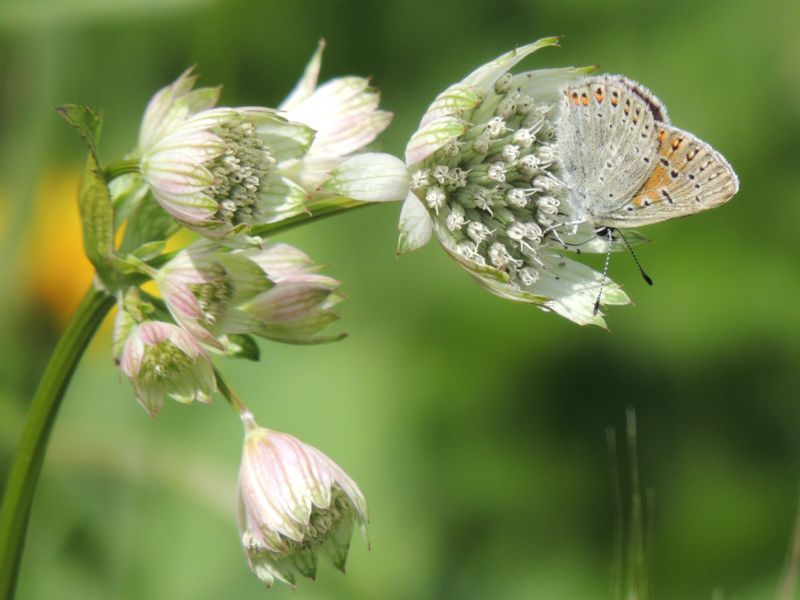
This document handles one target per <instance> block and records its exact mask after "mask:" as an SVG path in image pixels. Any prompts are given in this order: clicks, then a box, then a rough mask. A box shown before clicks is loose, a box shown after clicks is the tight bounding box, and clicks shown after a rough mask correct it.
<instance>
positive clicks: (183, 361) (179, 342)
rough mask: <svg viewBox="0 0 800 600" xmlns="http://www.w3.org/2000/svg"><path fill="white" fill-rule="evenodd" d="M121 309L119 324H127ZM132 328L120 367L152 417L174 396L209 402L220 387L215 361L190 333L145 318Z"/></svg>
mask: <svg viewBox="0 0 800 600" xmlns="http://www.w3.org/2000/svg"><path fill="white" fill-rule="evenodd" d="M124 315H125V311H124V310H122V309H121V310H120V312H119V316H118V317H117V319H118V323H120V322H124V323H127V322H128V321H129V320H128V319H127V318H126V317H125V316H124ZM117 329H118V330H120V329H129V333H128V336H127V339H126V340H125V344H124V346H123V348H122V355H121V357H120V363H119V366H120V369H121V370H122V372H123V373H124V374H125V375H126V376H127V377H128V379H129V380H130V382H131V384H132V385H133V389H134V391H135V393H136V398H137V400H138V401H139V403H140V404H141V405H142V407H143V408H144V409H145V410H146V411H147V413H148V414H149V415H150V416H151V417H155V416H156V415H157V414H158V413H159V411H160V410H161V408H162V407H163V406H164V400H165V399H166V398H167V397H170V398H172V399H174V400H177V401H178V402H182V403H185V404H188V403H190V402H192V401H194V400H197V401H199V402H203V403H208V402H210V400H211V393H212V392H213V391H215V390H216V378H215V377H214V369H213V367H212V366H211V361H210V360H209V358H208V355H207V354H206V353H205V351H204V350H203V348H202V347H201V346H200V344H199V343H198V342H197V340H195V339H194V338H193V337H192V336H191V335H190V334H189V333H188V332H186V331H184V330H183V329H181V328H180V327H178V326H176V325H172V324H170V323H164V322H161V321H144V322H142V323H140V324H138V325H135V326H133V327H130V328H129V327H128V326H127V325H125V324H124V325H121V326H120V327H118V328H117Z"/></svg>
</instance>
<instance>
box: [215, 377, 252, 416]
mask: <svg viewBox="0 0 800 600" xmlns="http://www.w3.org/2000/svg"><path fill="white" fill-rule="evenodd" d="M214 375H215V376H216V378H217V388H219V393H220V394H222V396H223V398H225V400H227V401H228V404H230V406H231V408H232V409H233V410H234V411H235V412H236V414H237V415H239V416H240V417H243V416H244V415H249V414H250V409H249V408H247V405H246V404H245V403H244V400H242V399H241V398H240V397H239V395H238V394H237V393H236V392H234V391H233V388H232V387H231V386H230V385H228V382H227V381H225V377H223V375H222V373H221V372H220V370H219V369H217V368H216V367H215V368H214Z"/></svg>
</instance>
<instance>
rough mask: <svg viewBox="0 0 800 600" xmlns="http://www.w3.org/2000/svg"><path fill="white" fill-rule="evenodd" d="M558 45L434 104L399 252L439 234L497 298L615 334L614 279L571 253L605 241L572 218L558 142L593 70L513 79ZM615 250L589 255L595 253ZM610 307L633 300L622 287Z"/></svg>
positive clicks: (468, 82) (413, 151) (423, 129)
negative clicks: (600, 308) (564, 111)
mask: <svg viewBox="0 0 800 600" xmlns="http://www.w3.org/2000/svg"><path fill="white" fill-rule="evenodd" d="M556 42H557V39H556V38H548V39H543V40H539V41H538V42H536V43H533V44H529V45H527V46H523V47H521V48H519V49H517V50H515V51H512V52H509V53H507V54H504V55H503V56H500V57H499V58H497V59H496V60H494V61H492V62H490V63H487V64H486V65H484V66H482V67H480V68H479V69H477V70H475V71H474V72H472V73H471V74H470V75H468V76H467V77H466V78H465V79H464V80H463V81H461V82H459V83H456V84H454V85H452V86H450V87H449V88H448V89H447V90H445V91H444V92H443V93H441V94H440V95H439V96H438V97H437V98H436V99H435V100H434V102H433V103H432V104H431V106H430V107H429V108H428V110H427V112H426V113H425V115H424V116H423V117H422V121H421V122H420V127H419V129H418V130H417V132H416V133H415V134H414V135H413V136H412V137H411V139H410V141H409V143H408V146H407V148H406V164H407V165H408V168H409V171H410V176H411V180H410V187H411V191H410V193H409V194H408V197H407V199H406V202H405V204H404V206H403V211H402V214H401V217H400V241H399V246H398V252H406V251H409V250H414V249H415V248H418V247H420V246H422V245H424V244H425V243H427V241H428V240H429V239H430V237H431V235H435V236H436V238H437V239H438V240H439V242H440V243H441V245H442V246H443V247H444V248H445V250H446V251H447V252H448V253H449V254H450V255H451V256H452V257H453V258H454V259H455V260H456V261H458V262H459V263H460V264H461V265H462V266H463V267H465V268H466V269H467V270H468V271H469V272H470V273H471V274H472V275H473V276H474V277H475V278H476V279H477V281H478V282H479V283H480V284H481V285H483V286H484V287H485V288H486V289H488V290H489V291H491V292H492V293H494V294H496V295H498V296H500V297H503V298H507V299H511V300H516V301H521V302H530V303H533V304H535V305H537V306H539V307H541V308H543V309H545V310H552V311H555V312H557V313H558V314H561V315H562V316H564V317H566V318H568V319H571V320H572V321H575V322H576V323H580V324H587V323H594V324H598V325H603V324H604V322H603V319H602V316H601V315H595V314H593V307H594V303H595V298H596V297H597V294H598V292H599V289H600V286H601V283H602V280H603V276H602V275H601V274H600V273H597V272H595V271H594V270H592V269H590V268H589V267H587V266H585V265H583V264H581V263H578V262H576V261H574V260H571V259H570V258H568V257H567V254H566V252H568V251H570V249H571V248H573V246H570V245H569V244H575V243H576V242H578V241H580V242H585V241H587V240H592V238H593V237H594V234H593V232H592V230H591V228H589V227H587V226H579V225H580V224H579V223H576V222H574V220H572V219H571V218H570V210H571V209H570V206H569V203H568V202H565V201H564V195H565V192H566V190H565V185H564V184H563V182H562V180H561V178H560V177H559V170H560V164H559V157H558V156H557V155H556V146H555V144H554V136H555V131H556V129H555V127H554V124H555V122H556V119H557V118H558V115H557V114H556V106H557V99H558V92H559V89H560V86H561V85H563V84H564V83H565V82H567V81H570V80H572V79H575V78H577V77H578V76H580V74H581V73H585V72H587V70H588V69H576V68H563V69H544V70H537V71H528V72H524V73H520V74H517V75H511V74H510V73H509V72H508V71H509V70H510V69H511V68H513V67H514V66H515V65H516V64H517V63H518V62H519V61H521V60H522V59H523V58H525V57H526V56H528V55H529V54H531V53H533V52H534V51H536V50H538V49H539V48H542V47H545V46H552V45H555V44H556ZM598 242H599V240H598ZM606 248H607V246H606V245H605V244H604V243H602V242H601V243H596V242H594V241H590V242H589V243H582V244H581V245H580V249H581V250H582V251H586V252H592V251H604V250H605V249H606ZM602 301H603V303H604V304H626V303H628V302H629V300H628V298H627V296H626V295H625V293H624V292H622V290H621V289H620V288H619V287H618V286H617V285H616V284H614V283H613V282H610V281H608V282H606V284H605V290H604V292H603V296H602Z"/></svg>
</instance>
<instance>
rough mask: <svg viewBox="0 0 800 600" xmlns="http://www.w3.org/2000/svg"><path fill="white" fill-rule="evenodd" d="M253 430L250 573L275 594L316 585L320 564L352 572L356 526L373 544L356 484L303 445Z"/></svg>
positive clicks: (246, 535) (248, 449)
mask: <svg viewBox="0 0 800 600" xmlns="http://www.w3.org/2000/svg"><path fill="white" fill-rule="evenodd" d="M242 420H243V421H244V424H245V440H244V452H243V455H242V464H241V468H240V470H239V533H240V536H241V542H242V546H243V548H244V551H245V554H246V555H247V561H248V563H249V565H250V569H251V570H252V571H253V573H254V574H255V575H256V576H257V577H258V578H259V579H261V580H262V581H263V582H264V583H266V584H267V586H272V584H273V583H274V582H275V580H276V579H277V580H278V581H283V582H284V583H287V584H289V585H292V586H294V582H295V575H296V574H297V573H299V574H301V575H303V576H305V577H312V578H313V577H315V575H316V571H317V558H318V556H320V555H322V556H325V557H326V558H328V559H329V560H330V561H331V562H332V563H333V564H334V566H335V567H336V568H338V569H339V570H341V571H342V572H344V567H345V562H346V560H347V552H348V548H349V546H350V537H351V534H352V531H353V525H354V524H355V523H358V525H359V527H360V528H361V532H362V534H363V535H364V538H365V539H366V523H367V504H366V500H365V499H364V495H363V494H362V493H361V490H360V489H359V488H358V486H357V485H356V483H355V482H354V481H353V480H352V479H351V478H350V477H349V476H348V475H347V473H345V472H344V471H343V470H342V469H341V468H340V467H339V466H338V465H336V463H334V462H333V461H332V460H331V459H330V458H328V457H327V456H325V455H324V454H323V453H322V452H320V451H319V450H317V449H316V448H313V447H311V446H308V445H306V444H304V443H302V442H301V441H300V440H298V439H297V438H295V437H292V436H291V435H288V434H285V433H279V432H277V431H271V430H269V429H265V428H262V427H259V426H258V425H257V424H256V423H255V421H254V420H253V418H252V415H250V414H249V413H245V414H244V415H243V416H242Z"/></svg>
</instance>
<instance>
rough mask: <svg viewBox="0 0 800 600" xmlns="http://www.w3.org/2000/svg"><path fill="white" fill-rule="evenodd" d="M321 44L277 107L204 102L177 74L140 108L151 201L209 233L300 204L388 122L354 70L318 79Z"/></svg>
mask: <svg viewBox="0 0 800 600" xmlns="http://www.w3.org/2000/svg"><path fill="white" fill-rule="evenodd" d="M323 46H324V45H323V44H320V46H319V49H318V50H317V52H316V53H315V54H314V56H313V58H312V59H311V62H310V63H309V65H308V67H307V68H306V71H305V74H304V76H303V77H302V79H301V80H300V82H299V83H298V84H297V86H296V88H295V89H294V91H293V92H292V93H291V94H290V96H289V97H288V98H287V99H286V101H285V102H284V103H283V104H282V105H281V107H280V109H278V110H276V109H269V108H260V107H240V108H213V107H214V105H215V104H216V101H217V98H218V96H219V89H218V88H200V89H197V90H193V89H192V88H193V85H194V82H195V79H196V77H195V76H194V75H192V74H191V71H190V70H189V71H186V72H184V73H183V74H182V75H181V76H180V77H179V78H178V79H177V80H176V81H175V82H174V83H172V84H171V85H169V86H167V87H165V88H164V89H162V90H161V91H159V92H158V93H157V94H156V95H155V96H154V97H153V99H152V100H151V101H150V104H149V105H148V107H147V110H146V111H145V115H144V119H143V121H142V127H141V133H140V136H139V149H138V154H139V156H140V158H141V170H142V174H143V175H144V178H145V180H146V181H147V183H148V185H149V186H150V188H151V189H152V191H153V195H154V196H155V198H156V200H157V201H158V202H159V204H160V205H161V206H162V207H163V208H164V209H165V210H166V211H167V212H169V213H170V214H171V215H172V216H173V217H174V218H175V219H176V220H178V221H179V222H181V223H182V224H183V225H185V226H187V227H189V228H191V229H194V230H196V231H198V232H199V233H201V234H203V235H206V236H209V237H213V238H228V237H233V236H236V235H237V234H240V233H241V234H246V233H247V232H248V231H250V230H251V229H252V228H253V227H256V226H258V225H263V224H267V223H273V222H276V221H280V220H282V219H285V218H288V217H291V216H295V215H298V214H300V213H302V212H304V211H305V210H306V209H305V204H306V202H307V200H309V199H310V198H313V197H314V196H315V195H318V194H319V190H318V188H319V186H320V185H321V184H322V183H323V181H324V180H325V179H326V178H327V177H328V175H329V173H330V172H331V171H332V170H334V169H335V168H336V167H337V166H338V165H339V164H340V163H342V162H343V161H344V160H345V159H346V158H348V157H350V156H352V155H353V154H354V153H356V152H357V151H358V150H360V149H362V148H363V147H364V146H366V145H367V144H369V143H370V142H372V141H373V140H374V139H375V137H376V136H377V135H378V134H379V133H380V132H381V131H383V130H384V129H385V128H386V127H387V125H388V124H389V121H390V120H391V117H392V115H391V113H388V112H385V111H381V110H378V102H379V100H380V96H379V94H378V93H377V92H376V91H375V90H374V89H373V88H371V87H370V86H369V82H368V81H367V80H366V79H363V78H361V77H341V78H338V79H334V80H332V81H329V82H327V83H325V84H323V85H322V86H319V87H317V76H318V73H319V68H320V63H321V59H322V48H323Z"/></svg>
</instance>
